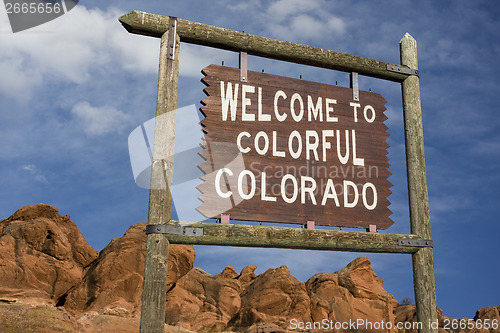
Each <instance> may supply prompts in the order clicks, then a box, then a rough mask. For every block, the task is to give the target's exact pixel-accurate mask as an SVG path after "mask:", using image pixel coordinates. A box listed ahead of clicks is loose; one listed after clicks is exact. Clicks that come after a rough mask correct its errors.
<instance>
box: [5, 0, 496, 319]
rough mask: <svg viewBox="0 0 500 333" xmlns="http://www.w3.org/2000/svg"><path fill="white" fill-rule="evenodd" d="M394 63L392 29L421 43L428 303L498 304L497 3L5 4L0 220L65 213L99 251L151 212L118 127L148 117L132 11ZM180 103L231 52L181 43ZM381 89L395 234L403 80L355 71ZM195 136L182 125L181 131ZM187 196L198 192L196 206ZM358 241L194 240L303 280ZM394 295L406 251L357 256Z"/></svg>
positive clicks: (258, 62) (338, 261)
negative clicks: (336, 245)
mask: <svg viewBox="0 0 500 333" xmlns="http://www.w3.org/2000/svg"><path fill="white" fill-rule="evenodd" d="M136 9H137V10H142V11H147V12H152V13H158V14H163V15H172V16H177V17H179V18H182V19H187V20H191V21H196V22H202V23H207V24H211V25H215V26H220V27H224V28H229V29H234V30H239V31H245V32H248V33H252V34H256V35H261V36H266V37H271V38H276V39H284V40H287V41H291V42H297V43H302V44H308V45H312V46H317V47H322V48H327V49H332V50H336V51H341V52H346V53H351V54H356V55H361V56H365V57H369V58H374V59H378V60H382V61H386V62H391V63H399V47H398V42H399V40H400V39H401V38H402V37H403V35H404V34H405V33H406V32H409V33H410V34H411V35H412V36H413V37H414V38H415V39H416V40H417V42H418V50H419V69H420V84H421V97H422V110H423V122H424V135H425V150H426V151H425V152H426V162H427V177H428V185H429V198H430V209H431V222H432V233H433V239H434V244H435V247H434V255H435V271H436V284H437V300H438V306H439V307H440V308H442V309H444V314H445V315H446V316H450V317H456V318H459V317H466V316H467V317H473V316H474V314H475V311H476V310H477V309H478V308H481V307H485V306H496V305H500V287H499V284H498V276H500V269H499V267H500V265H499V259H498V254H497V253H498V252H497V251H498V245H497V244H498V243H497V241H498V238H499V236H500V231H499V230H500V225H499V216H500V209H499V207H500V205H499V204H498V200H499V199H500V195H499V191H498V187H499V186H500V175H499V172H498V171H499V167H498V165H499V162H500V113H499V106H498V103H497V102H495V98H496V97H498V96H500V88H499V85H498V79H497V75H498V74H500V65H499V62H498V54H499V53H500V47H499V45H498V43H497V41H498V39H499V37H500V33H499V31H500V21H499V20H498V17H499V15H500V5H498V4H497V3H496V2H495V1H481V0H477V1H462V0H460V1H439V2H436V1H397V2H395V1H344V0H335V1H326V0H325V1H322V0H309V1H306V0H277V1H259V0H253V1H252V0H249V1H229V0H217V1H194V0H188V1H176V2H173V1H148V2H142V1H132V0H126V1H123V0H122V1H116V0H110V1H106V2H105V4H103V3H102V1H95V0H88V1H81V2H80V3H79V4H78V6H76V7H75V8H74V9H73V10H71V11H70V12H69V13H67V14H65V15H63V16H62V17H60V18H57V19H56V20H54V21H51V22H49V23H46V24H43V25H41V26H38V27H35V28H32V29H29V30H26V31H24V32H19V33H15V34H13V33H12V30H11V28H10V25H9V21H8V18H7V14H6V12H5V8H4V7H3V6H2V8H1V9H0V73H1V74H0V106H1V112H0V140H1V142H2V145H1V152H2V153H1V154H0V172H1V178H0V184H1V185H0V186H1V192H0V193H1V194H0V195H1V197H0V217H1V218H4V217H8V216H10V215H11V214H12V213H13V212H14V211H16V210H17V209H18V208H20V207H21V206H23V205H26V204H36V203H39V202H43V203H48V204H51V205H54V206H56V207H57V208H58V209H59V211H60V213H61V214H63V215H64V214H69V215H71V218H72V220H73V221H75V222H76V224H77V225H78V227H79V228H80V230H81V231H82V233H83V234H84V236H85V237H86V238H87V240H88V241H89V243H90V244H91V245H92V246H93V247H94V248H96V249H97V250H101V249H102V248H104V247H105V246H106V245H107V244H108V243H109V241H110V240H111V239H112V238H115V237H120V236H121V235H123V233H124V232H125V230H126V229H127V228H128V227H129V226H131V225H132V224H135V223H137V222H140V221H145V220H146V219H147V206H148V191H147V190H145V189H142V188H140V187H138V186H137V185H136V184H135V182H134V178H133V174H132V170H131V166H130V159H129V153H128V146H127V142H128V136H129V134H130V133H131V132H132V131H133V130H134V129H135V128H136V127H137V126H139V125H140V124H142V123H143V122H146V121H148V120H149V119H151V118H152V117H153V116H154V113H155V103H156V84H157V82H156V80H157V68H158V53H159V52H158V50H159V40H158V39H154V38H149V37H143V36H137V35H131V34H129V33H127V32H126V31H125V29H123V27H122V26H121V25H120V23H119V22H118V17H120V16H121V15H123V14H126V13H128V12H130V11H132V10H136ZM180 59H181V60H180V82H179V99H178V106H179V107H181V106H189V105H192V104H195V105H196V108H198V107H199V106H200V104H199V101H200V100H201V99H203V98H204V94H203V92H202V89H203V87H204V85H203V84H202V83H200V79H201V78H202V75H201V73H200V70H201V69H202V68H204V67H205V66H207V65H209V64H211V63H215V64H220V63H221V62H222V61H224V62H225V64H226V65H229V66H237V64H238V57H237V54H235V53H231V52H224V51H218V50H214V49H210V48H206V47H199V46H193V45H187V44H182V45H181V57H180ZM249 68H250V69H251V70H256V71H260V70H261V69H265V71H266V73H272V74H277V75H285V76H289V77H295V78H298V77H299V76H300V75H302V77H303V79H305V80H312V81H318V82H323V83H330V84H334V83H335V82H336V81H337V82H338V84H339V85H341V86H347V85H348V75H347V74H345V73H340V72H333V71H328V70H321V69H314V68H308V67H305V66H298V65H292V64H287V63H282V62H276V61H270V60H266V59H260V58H256V57H249ZM360 89H361V90H368V89H372V91H374V92H377V93H380V94H382V95H383V96H384V97H385V99H386V100H387V104H386V106H387V108H388V111H387V113H386V114H387V115H388V116H389V119H388V120H387V122H386V124H387V125H388V126H389V132H390V134H391V136H390V138H389V143H390V145H391V147H390V148H389V157H390V163H391V165H392V166H391V169H390V170H391V172H392V173H393V175H392V176H391V178H390V179H389V180H390V181H391V182H392V183H393V184H394V186H393V187H392V191H393V194H392V195H391V196H390V198H389V199H390V201H391V203H392V204H391V206H390V208H391V210H392V212H393V215H392V219H393V220H394V221H395V224H394V225H393V226H392V227H391V228H389V229H388V230H387V232H391V233H408V232H409V217H408V204H407V194H406V178H405V176H406V175H405V160H404V137H403V127H402V126H403V125H402V115H401V114H402V107H401V92H400V91H401V90H400V85H399V84H396V83H391V82H386V81H382V80H376V79H370V78H366V77H360ZM199 136H200V133H199V132H198V131H197V130H196V129H195V128H194V127H193V133H192V137H195V138H197V137H199ZM196 205H197V203H193V204H192V206H193V208H194V207H195V206H196ZM357 256H359V254H356V253H335V252H312V251H289V250H276V249H273V250H270V249H234V248H219V247H197V259H196V265H197V266H198V267H200V268H202V269H205V270H206V271H208V272H209V273H212V274H216V273H217V272H220V271H221V270H222V269H223V268H224V267H225V266H226V265H228V264H232V265H233V266H234V267H235V269H236V270H240V269H241V268H243V267H244V266H246V265H248V264H256V265H257V266H258V269H257V272H258V273H261V272H264V271H265V270H266V269H267V268H269V267H278V266H281V265H284V264H285V265H287V266H289V268H290V270H291V271H292V274H293V275H294V276H296V277H297V278H298V279H299V280H301V281H305V280H307V279H308V278H309V277H310V276H312V275H313V274H315V273H317V272H325V271H326V272H334V271H337V270H339V269H341V268H342V267H344V266H345V265H346V264H347V263H348V262H350V261H351V260H353V259H354V258H356V257H357ZM368 256H369V257H370V259H371V260H372V263H373V267H374V269H375V271H376V273H377V274H378V276H379V277H381V278H382V279H383V280H384V281H385V287H386V289H387V290H388V291H389V292H391V293H393V294H394V295H395V297H396V299H397V300H402V299H403V298H405V297H412V298H413V284H412V273H411V257H410V256H407V255H368Z"/></svg>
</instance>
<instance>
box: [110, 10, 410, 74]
mask: <svg viewBox="0 0 500 333" xmlns="http://www.w3.org/2000/svg"><path fill="white" fill-rule="evenodd" d="M119 20H120V22H121V23H122V25H123V26H124V27H125V29H127V31H128V32H130V33H135V34H140V35H146V36H152V37H161V36H162V35H163V33H164V32H165V31H166V29H167V26H168V16H163V15H158V14H152V13H146V12H142V11H137V10H134V11H132V12H130V13H128V14H126V15H123V16H122V17H120V19H119ZM177 33H178V34H179V36H180V38H181V41H182V42H186V43H191V44H197V45H204V46H210V47H215V48H219V49H223V50H229V51H235V52H247V53H248V54H250V55H255V56H260V57H265V58H270V59H276V60H283V61H289V62H293V63H297V64H303V65H309V66H315V67H320V68H328V69H334V70H338V71H343V72H357V73H359V74H361V75H366V76H370V77H376V78H380V79H385V80H390V81H394V82H402V81H404V80H405V79H406V77H407V75H406V74H401V73H397V72H391V71H388V70H387V65H393V66H395V65H394V64H390V63H387V62H383V61H379V60H374V59H369V58H365V57H360V56H356V55H351V54H346V53H342V52H337V51H332V50H328V49H322V48H318V47H312V46H308V45H302V44H296V43H290V42H286V41H281V40H276V39H271V38H266V37H261V36H256V35H251V34H248V33H244V32H240V31H234V30H230V29H224V28H219V27H215V26H211V25H207V24H202V23H198V22H192V21H188V20H182V19H178V27H177ZM326 33H327V32H326Z"/></svg>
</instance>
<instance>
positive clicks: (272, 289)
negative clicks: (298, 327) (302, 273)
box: [229, 266, 311, 331]
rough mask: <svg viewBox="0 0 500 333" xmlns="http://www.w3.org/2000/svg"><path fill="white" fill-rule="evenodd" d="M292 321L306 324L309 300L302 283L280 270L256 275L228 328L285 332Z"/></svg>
mask: <svg viewBox="0 0 500 333" xmlns="http://www.w3.org/2000/svg"><path fill="white" fill-rule="evenodd" d="M293 318H296V319H298V320H300V321H310V318H311V314H310V299H309V296H308V294H307V291H306V287H305V285H304V283H301V282H299V280H297V279H296V278H295V277H293V276H292V275H291V274H290V271H289V269H288V267H286V266H281V267H280V268H275V269H268V270H267V271H265V272H264V273H262V274H260V275H259V276H257V277H256V278H255V280H254V281H253V282H252V283H251V284H250V285H249V286H248V287H247V288H246V289H245V290H244V291H243V293H242V295H241V308H240V310H239V311H238V313H237V315H236V316H235V317H234V318H233V320H231V322H230V323H229V325H230V327H232V328H233V329H235V330H243V331H246V330H250V329H252V328H254V327H255V326H256V325H257V324H260V323H267V324H275V325H277V326H279V327H281V328H287V327H288V326H289V323H290V320H291V319H293Z"/></svg>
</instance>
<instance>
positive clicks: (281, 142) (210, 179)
mask: <svg viewBox="0 0 500 333" xmlns="http://www.w3.org/2000/svg"><path fill="white" fill-rule="evenodd" d="M203 73H204V74H205V75H206V76H205V78H204V79H203V80H202V81H203V82H204V83H205V84H206V85H207V87H206V88H205V90H204V91H205V93H206V94H207V95H208V97H207V98H205V99H204V100H203V101H202V104H204V105H205V106H203V107H202V108H201V111H202V112H203V114H204V115H205V116H206V118H205V119H204V120H203V121H202V125H203V126H205V127H204V131H205V132H206V135H205V137H204V143H203V145H202V146H203V147H204V151H203V152H202V153H201V155H202V156H203V157H204V158H205V160H206V161H205V162H204V163H202V164H201V165H200V169H202V171H203V172H204V173H205V175H204V176H203V177H202V179H203V180H204V183H203V184H202V185H200V186H199V187H198V189H199V190H200V191H201V192H202V195H201V196H200V200H201V201H202V202H203V204H202V205H201V206H200V207H198V210H199V211H200V212H201V213H202V214H204V215H205V216H206V217H209V218H217V217H219V216H220V214H221V213H223V214H230V216H231V219H235V220H249V221H268V222H284V223H296V224H305V223H306V221H308V220H313V221H315V222H316V224H317V225H330V226H340V227H357V228H368V227H369V225H370V224H373V225H377V228H378V229H386V228H387V227H389V226H390V225H392V224H393V222H392V220H391V219H390V217H389V216H390V215H391V211H390V210H389V208H388V206H389V205H390V202H389V200H388V196H389V195H390V193H391V191H390V190H389V188H390V187H391V186H392V184H391V183H390V182H389V181H388V177H389V176H390V175H391V173H390V172H389V170H388V169H389V166H390V165H389V160H388V158H387V156H386V155H387V148H388V144H387V142H386V140H387V138H388V137H389V134H388V133H387V132H386V130H387V126H386V125H385V124H384V121H385V120H386V119H387V117H386V116H385V114H384V111H385V110H386V108H385V106H384V105H385V103H386V101H385V99H384V98H383V97H382V96H381V95H379V94H375V93H371V92H364V91H362V92H360V101H359V103H360V105H361V107H359V108H358V110H357V112H356V113H357V119H358V121H357V122H356V121H355V118H354V108H353V107H352V106H350V103H351V102H354V101H353V100H352V96H353V94H352V89H348V88H342V87H337V86H331V85H327V84H321V83H316V82H310V81H305V80H297V79H291V78H286V77H282V76H276V75H270V74H264V73H258V72H251V71H249V72H248V82H247V83H242V82H240V81H239V70H238V69H235V68H229V67H223V66H216V65H210V66H208V67H207V68H205V69H204V70H203ZM221 81H222V82H223V83H224V89H222V88H221ZM229 82H230V83H231V85H232V87H233V88H232V89H233V91H236V90H235V89H236V86H238V99H237V103H238V106H237V108H236V117H235V119H234V120H232V119H231V114H230V113H231V111H230V110H228V115H227V119H226V120H225V121H224V120H223V116H222V109H223V107H222V102H221V100H222V99H221V94H222V93H223V92H224V91H225V95H227V86H228V84H229ZM243 85H247V86H249V85H250V86H252V87H254V88H253V89H254V91H255V93H252V94H250V93H249V94H247V98H249V101H250V105H248V106H246V112H247V113H248V114H251V115H253V116H254V117H255V121H244V120H243V119H242V89H243ZM259 89H262V90H261V91H262V94H261V101H262V103H259V97H258V91H259ZM279 90H281V91H283V92H284V94H285V95H286V96H287V97H286V98H279V99H278V103H277V106H278V110H279V111H278V112H279V113H281V114H286V115H287V118H286V119H285V120H284V121H282V122H280V121H278V119H277V117H276V115H275V111H274V110H275V109H274V100H275V94H276V92H277V91H279ZM295 93H298V94H299V95H300V96H301V98H302V100H303V106H304V113H303V117H302V119H301V120H300V121H296V120H294V119H293V116H292V111H291V110H290V103H291V102H290V101H291V98H292V96H293V95H294V94H295ZM327 98H329V99H334V100H335V101H336V103H335V104H331V105H330V106H331V107H333V111H332V112H331V113H330V116H333V117H337V121H336V122H327V121H326V100H327ZM309 99H310V100H311V101H312V103H310V102H309ZM319 100H321V104H322V108H321V113H322V118H320V116H319V114H318V115H317V117H316V119H315V118H314V116H313V115H312V113H311V119H309V112H308V106H309V105H315V106H317V105H319V104H318V101H319ZM299 104H300V103H299V102H298V101H296V102H295V103H294V105H295V108H296V109H297V111H296V113H298V112H299V111H298V109H299V108H300V107H299ZM259 105H261V113H262V114H263V115H267V116H268V117H269V121H258V113H259V111H258V110H259V108H260V107H259ZM366 105H370V106H371V107H372V108H373V109H374V113H375V115H374V120H373V121H372V122H371V123H370V122H367V121H366V120H365V117H364V111H363V110H364V107H365V106H366ZM367 116H368V118H369V119H371V118H372V113H371V111H369V110H368V111H367ZM321 120H322V121H321ZM294 131H297V133H299V135H301V142H302V153H301V154H300V157H298V158H294V157H293V156H292V153H290V144H289V138H290V135H291V134H292V132H294ZM307 131H314V133H316V134H317V135H318V138H317V139H318V141H319V142H318V147H317V149H314V150H309V151H308V150H307V149H306V143H307V140H306V133H307ZM323 131H334V132H333V133H334V135H333V136H332V137H328V138H327V140H326V141H327V142H328V143H327V144H325V149H326V150H323V139H322V133H323ZM337 131H338V132H337ZM346 131H347V134H346ZM353 131H355V132H353ZM242 132H246V133H248V135H249V136H250V137H245V138H244V139H242V141H241V145H243V146H244V147H245V149H246V148H250V151H249V152H247V153H240V150H239V148H238V147H237V138H238V135H239V134H240V133H242ZM262 132H264V133H265V135H266V136H267V137H268V140H269V144H268V145H269V148H268V150H267V152H266V153H265V154H264V155H262V154H259V153H258V152H257V147H256V146H255V138H256V136H257V135H258V133H262ZM353 133H355V135H353ZM338 134H340V136H339V135H338ZM346 137H347V138H348V140H346ZM354 137H355V140H354ZM274 138H275V139H274ZM337 139H339V140H340V141H339V142H340V155H341V156H342V157H343V156H346V154H348V155H349V159H348V161H347V162H346V163H345V164H344V163H343V162H341V161H340V160H341V159H340V158H339V152H338V149H337V148H338V143H337ZM264 140H265V139H264V138H263V137H261V139H259V140H258V144H257V145H258V146H259V147H260V148H261V149H263V147H264V146H265V144H264ZM310 140H311V141H316V138H311V139H310ZM274 141H275V142H276V144H275V146H276V151H280V152H282V155H284V156H273V155H276V154H273V146H274V144H273V142H274ZM354 143H355V147H356V149H354ZM328 144H330V148H328V146H327V145H328ZM347 144H348V145H349V149H346V146H347ZM298 146H299V144H298V139H295V140H294V141H293V142H292V150H296V149H298ZM327 148H328V149H327ZM315 152H317V156H316V155H315ZM325 152H326V153H325ZM307 153H309V158H307ZM355 153H356V154H355ZM354 155H356V156H357V158H363V159H364V165H363V166H361V165H355V164H354V163H353V161H354ZM323 159H326V161H324V160H323ZM222 168H228V169H230V170H231V171H232V172H233V173H234V175H233V176H229V175H225V176H226V178H224V179H222V180H221V181H217V178H216V175H217V172H218V171H219V170H221V169H222ZM243 170H248V171H250V172H252V174H254V176H255V178H256V179H255V182H256V186H255V188H256V194H255V195H254V196H253V198H252V199H249V200H246V199H245V198H243V196H241V195H239V192H238V191H237V188H238V184H237V182H238V175H239V173H240V172H241V171H243ZM263 173H265V174H266V179H265V182H266V187H265V192H266V195H267V196H269V197H273V198H275V199H274V200H275V201H265V200H262V198H261V196H260V192H261V191H264V187H263V186H262V181H261V180H262V177H263V176H262V175H263ZM286 174H288V175H292V176H294V178H295V179H296V180H297V182H298V184H297V185H298V186H297V188H299V187H300V182H301V179H302V177H303V176H307V177H311V178H313V179H314V181H315V183H316V186H317V192H316V193H315V195H314V199H315V201H316V202H314V201H313V198H311V196H310V195H309V194H307V193H306V194H305V201H304V202H301V201H302V200H301V191H300V189H298V192H299V193H297V198H296V200H295V201H294V202H293V203H289V202H286V201H285V199H284V198H283V197H282V192H283V189H282V188H281V181H282V179H283V177H284V176H285V175H286ZM245 179H249V178H245ZM329 180H331V181H333V184H334V185H335V186H336V193H337V198H338V201H339V205H337V203H336V202H335V200H334V199H332V198H330V199H328V200H327V201H326V204H325V205H322V199H323V195H324V193H325V191H326V186H327V183H328V181H329ZM344 181H351V182H353V183H355V184H356V185H357V191H358V193H359V198H358V203H357V205H355V207H344V193H343V182H344ZM219 183H220V184H222V185H221V186H222V187H223V188H224V192H226V191H232V193H233V195H232V196H231V197H230V198H221V197H220V196H219V195H217V193H216V190H215V187H216V184H219ZM249 183H250V182H249V181H248V182H247V184H246V185H247V186H246V187H245V188H244V192H246V193H245V194H248V193H249V192H250V191H251V188H252V187H251V186H250V184H249ZM367 183H370V184H373V186H375V188H376V191H377V195H376V200H377V205H376V207H375V208H374V209H367V208H366V205H364V203H363V199H362V193H363V186H364V184H367ZM286 184H287V185H288V186H289V188H288V191H287V194H286V197H287V198H290V197H293V194H294V190H293V189H292V181H288V182H287V183H286ZM306 186H312V185H311V184H310V183H307V184H306ZM348 198H349V199H348V201H349V202H353V201H354V200H355V196H354V189H353V188H349V196H348ZM365 200H366V202H367V203H368V205H370V204H372V203H373V202H374V200H375V196H374V193H373V192H372V191H371V190H366V196H365Z"/></svg>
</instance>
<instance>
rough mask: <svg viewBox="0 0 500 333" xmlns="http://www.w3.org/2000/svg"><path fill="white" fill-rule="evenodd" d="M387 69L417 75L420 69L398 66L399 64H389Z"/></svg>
mask: <svg viewBox="0 0 500 333" xmlns="http://www.w3.org/2000/svg"><path fill="white" fill-rule="evenodd" d="M387 70H388V71H389V72H396V73H402V74H406V75H416V76H418V69H413V68H409V67H405V66H397V65H391V64H387Z"/></svg>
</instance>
